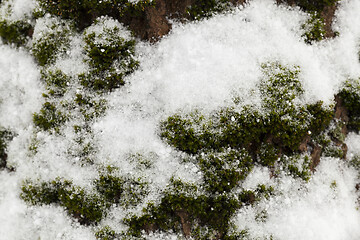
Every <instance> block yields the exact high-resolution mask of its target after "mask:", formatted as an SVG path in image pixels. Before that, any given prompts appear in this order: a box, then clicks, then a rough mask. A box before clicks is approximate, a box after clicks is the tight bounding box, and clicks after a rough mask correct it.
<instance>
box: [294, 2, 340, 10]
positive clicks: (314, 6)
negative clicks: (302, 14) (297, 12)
mask: <svg viewBox="0 0 360 240" xmlns="http://www.w3.org/2000/svg"><path fill="white" fill-rule="evenodd" d="M338 1H339V0H296V4H297V5H298V6H300V7H301V8H302V9H303V10H305V11H309V12H311V11H317V12H321V11H323V10H324V8H326V7H331V6H334V5H335V4H336V3H337V2H338Z"/></svg>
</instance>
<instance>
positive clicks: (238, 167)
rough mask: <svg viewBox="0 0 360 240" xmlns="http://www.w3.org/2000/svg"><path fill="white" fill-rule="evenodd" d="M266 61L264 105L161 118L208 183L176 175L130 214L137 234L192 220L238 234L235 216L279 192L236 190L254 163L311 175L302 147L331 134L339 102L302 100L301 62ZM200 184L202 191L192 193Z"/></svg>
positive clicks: (200, 231)
mask: <svg viewBox="0 0 360 240" xmlns="http://www.w3.org/2000/svg"><path fill="white" fill-rule="evenodd" d="M261 68H262V70H263V78H262V79H261V81H260V83H259V84H258V86H257V87H258V89H259V94H260V97H261V105H260V107H258V106H251V105H245V106H243V107H242V108H239V107H237V106H235V107H231V108H224V109H221V110H219V111H216V112H213V113H212V114H210V115H209V116H208V117H205V116H203V115H201V114H200V113H199V112H194V113H191V114H187V115H185V116H181V115H179V114H176V115H173V116H170V117H169V118H168V119H167V120H165V121H164V122H162V123H161V124H160V129H161V133H160V136H161V137H162V138H163V139H164V140H165V141H167V142H168V143H169V144H170V145H171V146H173V147H175V148H177V149H178V150H180V151H183V152H185V153H187V154H189V155H190V156H191V157H189V158H188V159H187V158H186V161H191V162H192V163H194V164H196V165H197V166H198V168H199V170H200V171H201V175H202V176H203V182H202V183H201V185H200V187H196V186H192V185H187V184H185V183H182V182H176V181H174V182H172V184H173V185H172V186H171V187H170V188H169V189H168V190H167V191H165V192H164V196H163V198H162V200H161V203H160V204H159V205H157V206H154V205H149V206H148V208H147V209H145V214H144V215H143V216H141V217H134V218H133V219H131V220H129V222H128V224H129V226H130V232H131V234H134V235H137V236H138V235H139V234H140V231H141V229H153V230H154V229H160V230H162V231H169V230H172V231H175V232H176V231H183V232H184V233H185V231H184V226H185V227H186V224H187V223H186V222H188V223H190V226H194V227H192V231H193V232H192V233H191V236H205V237H204V239H209V238H210V239H213V238H221V239H238V238H237V237H239V236H235V235H232V234H231V231H230V223H229V219H230V217H231V215H232V214H233V213H234V212H235V211H236V210H237V209H239V208H240V207H242V206H244V205H247V204H253V203H254V202H256V201H258V200H260V199H262V198H268V197H270V196H271V194H272V193H273V189H272V188H267V187H266V186H264V185H260V186H259V187H258V189H256V190H254V191H248V190H247V191H243V192H242V193H240V194H239V195H237V196H234V195H233V194H232V192H233V190H234V189H235V188H236V187H239V186H241V183H242V181H243V180H244V179H245V178H246V177H247V175H248V173H249V172H250V171H251V169H252V167H253V166H254V165H262V166H265V167H268V168H269V169H270V171H271V172H272V174H273V176H276V175H277V173H278V171H280V169H283V170H285V171H286V172H287V173H288V174H289V175H291V176H293V177H295V178H301V179H303V180H304V181H308V180H309V179H310V176H311V170H310V169H311V168H310V166H311V159H310V157H309V156H308V155H307V154H306V153H303V154H300V153H301V152H303V151H305V150H304V149H306V147H302V148H300V146H301V145H303V144H308V143H309V142H310V141H311V137H312V136H314V135H315V136H317V135H321V134H324V131H325V130H326V129H327V128H328V127H329V125H330V122H331V120H332V119H333V117H334V111H333V108H332V107H331V106H330V107H327V106H324V105H323V103H322V102H317V103H314V104H300V102H301V100H302V95H303V93H304V89H303V88H302V85H301V82H300V79H299V74H300V69H299V67H297V66H283V65H281V64H280V63H278V62H272V63H267V64H263V65H262V66H261ZM238 104H239V103H238ZM184 189H186V190H184ZM189 189H192V190H189ZM199 189H201V191H203V193H202V194H199V195H196V196H195V195H191V194H188V192H198V191H199ZM187 191H188V192H187ZM165 206H167V208H166V207H165ZM220 208H223V209H230V211H228V212H227V213H225V212H223V211H222V210H220ZM213 213H214V215H212V214H213ZM184 219H186V221H185V220H184ZM258 219H259V221H260V220H261V221H263V220H265V219H266V212H264V213H262V212H259V217H258ZM220 222H221V223H220ZM204 228H207V229H208V230H204Z"/></svg>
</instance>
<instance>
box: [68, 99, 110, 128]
mask: <svg viewBox="0 0 360 240" xmlns="http://www.w3.org/2000/svg"><path fill="white" fill-rule="evenodd" d="M74 102H75V103H76V105H78V106H79V110H80V112H81V113H82V115H83V117H84V120H85V121H86V122H88V121H92V120H94V119H95V118H98V117H100V116H103V115H104V114H105V111H106V103H107V102H106V100H105V99H102V98H100V99H97V100H92V99H91V98H90V97H89V96H85V95H82V94H76V97H75V99H74Z"/></svg>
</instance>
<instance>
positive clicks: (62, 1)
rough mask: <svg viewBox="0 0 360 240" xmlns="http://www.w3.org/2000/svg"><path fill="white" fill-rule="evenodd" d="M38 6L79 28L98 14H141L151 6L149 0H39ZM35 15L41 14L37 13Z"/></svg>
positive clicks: (119, 15) (117, 15)
mask: <svg viewBox="0 0 360 240" xmlns="http://www.w3.org/2000/svg"><path fill="white" fill-rule="evenodd" d="M39 4H40V7H41V8H42V9H43V11H44V12H47V13H50V14H51V15H54V16H59V17H61V18H64V19H71V20H73V21H74V22H75V23H76V26H77V28H78V29H79V30H82V29H84V28H86V27H87V26H89V25H91V23H92V22H93V21H94V20H95V19H96V18H97V17H100V16H112V17H121V16H123V15H124V14H127V15H130V16H138V15H141V14H142V13H143V12H144V10H145V7H147V6H151V5H153V4H154V3H152V2H151V1H149V0H141V1H139V2H137V3H133V2H131V1H128V0H110V1H98V0H86V1H80V2H74V1H71V0H39ZM37 15H43V14H40V13H38V14H37Z"/></svg>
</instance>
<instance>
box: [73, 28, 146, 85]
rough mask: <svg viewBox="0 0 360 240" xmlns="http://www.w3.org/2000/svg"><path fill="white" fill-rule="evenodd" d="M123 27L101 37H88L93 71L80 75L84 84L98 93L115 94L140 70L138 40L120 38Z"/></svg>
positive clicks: (108, 30)
mask: <svg viewBox="0 0 360 240" xmlns="http://www.w3.org/2000/svg"><path fill="white" fill-rule="evenodd" d="M120 36H121V31H120V29H119V28H117V27H114V28H112V29H104V31H103V32H102V33H101V34H95V33H94V32H92V33H88V34H86V35H85V39H84V40H85V43H86V46H85V52H86V54H87V56H88V59H87V60H86V61H87V62H88V63H89V65H90V67H91V70H90V72H89V73H84V74H81V75H80V76H79V79H80V83H81V84H82V85H83V86H85V87H88V88H92V89H94V90H96V91H111V90H112V89H114V88H118V87H120V86H122V85H124V84H125V81H124V78H125V77H126V76H127V75H129V74H131V73H133V72H134V71H135V69H136V68H137V67H138V64H139V63H138V62H137V61H136V60H135V59H134V55H135V49H134V48H135V41H134V40H125V39H124V38H122V37H120Z"/></svg>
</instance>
